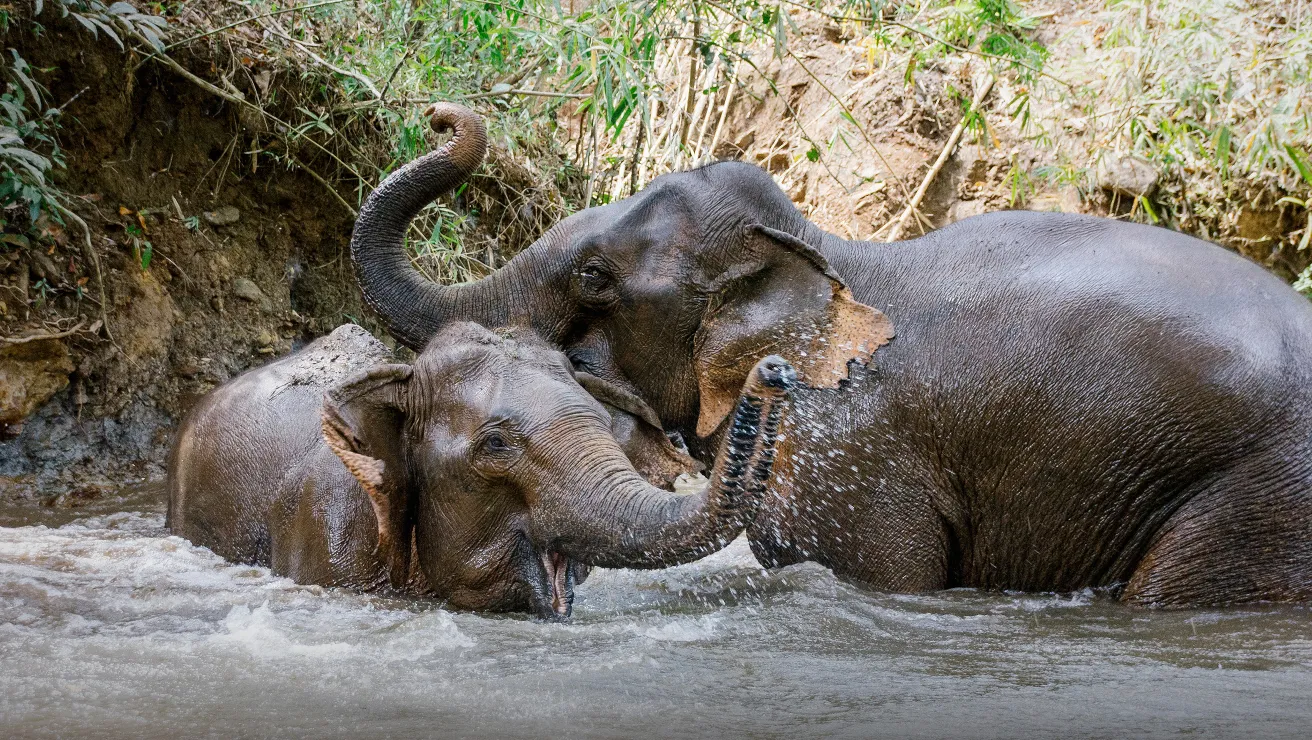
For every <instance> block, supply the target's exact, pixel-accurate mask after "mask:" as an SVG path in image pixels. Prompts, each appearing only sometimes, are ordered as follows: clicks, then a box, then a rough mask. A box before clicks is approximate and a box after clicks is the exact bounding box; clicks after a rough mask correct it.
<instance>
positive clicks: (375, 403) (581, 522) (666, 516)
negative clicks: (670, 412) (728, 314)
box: [322, 322, 795, 618]
mask: <svg viewBox="0 0 1312 740" xmlns="http://www.w3.org/2000/svg"><path fill="white" fill-rule="evenodd" d="M794 377H795V375H794V374H793V371H792V369H791V368H790V367H789V366H788V364H787V363H786V362H784V361H783V360H781V359H779V358H768V359H767V360H763V361H762V362H761V363H760V364H759V365H758V367H757V368H756V370H755V372H754V373H753V374H752V375H751V379H750V380H749V381H748V382H747V383H746V385H745V386H743V393H742V396H741V398H740V399H739V400H738V406H737V408H736V410H735V412H734V420H735V421H734V423H735V425H736V426H735V427H734V429H735V431H734V433H732V434H730V435H729V436H728V438H727V439H726V441H725V443H724V449H723V450H722V451H721V455H720V458H719V459H718V460H717V463H716V465H715V467H714V468H713V469H712V471H711V475H710V482H709V484H708V486H707V488H706V489H705V490H704V491H703V492H701V493H699V494H695V495H678V494H675V493H672V492H669V491H666V490H663V489H661V488H658V487H656V486H653V485H652V484H651V483H649V482H648V481H647V480H645V479H644V478H643V477H642V476H641V475H640V474H639V472H638V471H637V470H635V468H634V466H633V465H632V464H631V462H630V461H629V459H628V458H627V457H626V456H625V454H624V451H623V450H622V449H621V448H620V445H619V444H618V443H617V441H616V439H615V437H614V436H613V434H612V420H611V418H610V417H609V415H608V413H607V411H606V408H605V406H603V404H602V403H601V402H599V401H598V400H597V399H596V398H594V396H593V395H592V394H590V393H589V392H588V391H587V390H585V389H584V387H583V385H581V384H580V383H579V382H578V381H577V380H576V377H575V373H574V370H573V369H572V368H571V366H570V364H569V362H568V360H567V359H566V358H565V356H564V355H563V354H561V353H560V352H558V351H556V350H554V349H551V348H549V347H547V346H546V345H544V344H542V343H541V341H540V340H538V339H536V338H535V337H533V336H532V334H531V333H525V332H520V333H519V335H518V336H513V335H511V333H508V332H499V333H493V332H490V331H488V330H486V329H484V328H483V327H480V326H478V325H475V324H469V323H463V322H461V323H453V324H451V325H449V326H447V327H446V328H445V329H443V331H441V332H439V333H438V334H437V335H436V336H435V337H434V338H433V340H432V341H431V342H430V343H429V345H428V347H427V349H425V350H424V351H423V352H422V353H421V354H420V355H419V356H418V357H417V358H416V360H415V362H414V364H413V365H401V364H389V365H383V366H379V367H376V368H373V369H371V370H368V371H366V372H365V373H363V374H361V375H357V376H354V377H352V378H350V379H348V380H347V381H345V382H344V383H342V384H341V385H339V386H337V387H334V388H332V389H330V390H329V391H328V392H327V393H326V395H325V402H324V408H323V419H322V421H323V434H324V437H325V439H326V441H327V443H328V446H329V447H330V448H331V449H332V450H333V452H334V453H335V454H336V455H337V456H338V457H339V458H340V459H341V461H342V462H343V463H344V464H345V466H346V468H347V469H348V470H349V471H350V472H351V474H352V475H353V476H354V477H355V478H356V480H358V481H359V483H360V485H361V487H362V488H363V489H364V491H365V493H366V494H367V495H368V497H369V501H370V503H371V504H372V508H373V511H374V515H375V518H376V520H377V524H378V550H377V555H378V556H379V557H380V558H381V560H382V562H383V564H384V566H385V568H386V570H387V571H388V573H389V576H390V580H391V582H392V584H393V585H395V586H398V587H405V586H408V587H409V588H413V589H419V590H426V591H429V592H432V593H436V594H439V595H442V596H444V597H446V598H448V599H449V600H450V602H451V603H452V604H453V605H454V606H458V607H462V608H471V609H483V610H530V611H533V612H536V613H537V614H538V615H540V616H542V617H545V618H564V617H567V616H568V615H569V613H570V609H571V604H572V600H573V587H574V584H575V582H576V581H577V580H579V579H580V577H581V576H582V575H583V570H582V568H581V565H582V564H588V565H599V566H606V567H660V566H664V565H670V564H675V563H681V562H686V561H690V560H694V559H696V558H699V557H701V556H703V555H706V554H708V553H710V552H713V551H715V550H718V549H719V548H721V547H723V546H724V545H725V544H727V543H728V542H729V541H730V540H731V539H732V538H733V537H734V536H736V535H737V533H738V532H740V531H741V530H742V529H743V527H744V526H745V525H746V524H747V523H748V519H749V518H750V517H751V515H752V512H754V511H755V508H754V507H755V503H756V501H757V500H759V496H760V493H761V486H760V485H759V481H761V480H763V479H764V476H765V475H768V471H769V469H770V465H771V462H772V459H773V448H774V442H775V437H776V434H777V429H778V417H779V413H780V410H781V401H782V399H783V398H784V397H785V396H786V394H787V392H788V389H789V387H790V386H791V384H792V382H793V380H794ZM584 383H586V384H587V385H590V386H592V387H593V389H594V392H596V393H598V395H601V396H602V397H603V398H605V399H606V400H608V402H609V403H611V405H612V406H614V407H617V408H618V407H624V406H629V407H631V408H633V409H634V410H635V411H636V412H637V413H638V414H640V415H641V414H646V415H650V414H651V412H650V410H646V411H643V407H641V406H639V405H635V401H636V399H632V398H629V399H625V398H624V397H623V396H624V393H623V391H619V390H611V389H607V388H606V384H605V383H604V382H602V381H599V380H597V379H595V378H591V379H586V380H585V381H584ZM598 389H600V390H598ZM640 403H641V402H636V404H640ZM644 423H645V422H644ZM667 443H668V442H667Z"/></svg>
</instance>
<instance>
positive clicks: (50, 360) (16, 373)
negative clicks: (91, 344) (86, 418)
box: [0, 339, 73, 438]
mask: <svg viewBox="0 0 1312 740" xmlns="http://www.w3.org/2000/svg"><path fill="white" fill-rule="evenodd" d="M71 372H73V361H72V360H70V359H69V358H68V348H67V347H66V346H65V345H64V343H63V342H61V341H59V340H58V339H42V340H37V341H32V342H24V343H22V344H0V438H5V437H6V436H8V434H11V433H12V434H16V433H17V431H18V430H17V427H18V426H19V425H21V424H22V421H23V419H25V418H27V416H28V414H31V413H32V412H33V411H36V410H37V409H38V408H40V407H41V405H42V404H44V403H45V402H46V401H48V400H50V397H51V396H53V395H55V394H56V393H58V392H59V391H61V390H63V389H64V388H65V387H67V386H68V374H69V373H71Z"/></svg>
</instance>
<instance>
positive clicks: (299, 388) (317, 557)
mask: <svg viewBox="0 0 1312 740" xmlns="http://www.w3.org/2000/svg"><path fill="white" fill-rule="evenodd" d="M391 361H392V355H391V353H390V352H389V351H388V350H387V348H386V347H384V346H383V344H382V343H381V342H379V341H378V340H377V339H375V338H374V337H372V336H370V334H369V333H368V332H366V331H365V330H364V329H361V328H360V327H358V326H355V325H351V324H347V325H345V326H341V327H338V328H337V329H336V330H334V331H333V332H332V333H331V334H329V335H327V336H325V337H321V338H319V339H317V340H315V341H313V342H311V343H310V344H309V345H307V346H306V347H304V348H303V349H301V350H300V351H299V352H296V353H294V354H292V355H289V356H287V357H284V358H282V359H279V360H275V361H274V362H271V363H269V364H267V365H264V366H263V367H260V368H257V369H255V370H252V371H250V372H247V373H244V374H242V375H240V376H238V377H236V378H234V379H233V380H232V381H230V382H228V383H226V384H224V385H222V386H220V387H219V388H217V389H215V390H214V391H212V392H211V393H209V394H207V395H206V396H205V397H204V398H203V399H201V400H200V401H199V402H198V403H197V404H196V406H195V407H193V408H192V410H191V411H190V412H189V413H188V414H187V416H186V418H185V419H184V421H183V423H182V425H181V427H180V428H179V430H178V435H177V439H176V441H175V442H174V445H173V448H172V450H171V453H170V456H169V464H168V489H169V509H168V519H167V524H168V527H169V529H170V530H172V531H173V533H174V534H177V535H180V536H182V537H184V538H186V539H188V540H190V541H191V542H193V543H195V544H198V545H204V546H206V547H209V548H210V549H211V550H213V551H214V552H215V553H216V554H217V555H220V556H222V557H223V558H225V559H227V560H231V561H233V562H240V563H258V564H262V565H267V566H269V567H270V568H271V569H272V570H273V572H275V573H277V574H279V575H284V576H287V577H289V578H291V579H292V580H294V581H296V582H297V583H315V584H320V585H325V586H345V587H351V588H358V589H363V590H374V589H378V588H381V587H383V586H385V585H387V582H388V572H387V568H386V564H385V563H384V562H383V561H382V560H381V559H380V558H379V557H377V555H376V554H375V551H376V550H377V548H378V527H377V525H376V523H375V522H374V513H373V511H372V507H371V506H370V503H369V499H368V497H367V496H366V495H365V493H364V491H363V490H362V489H361V488H360V484H359V482H358V481H356V479H355V478H354V477H353V476H352V475H351V473H350V471H348V470H347V468H346V466H344V465H343V464H342V462H341V461H340V460H339V459H338V458H337V455H335V454H334V453H333V451H332V450H331V449H329V447H328V444H327V442H326V441H325V440H324V437H323V432H322V424H321V421H320V417H321V413H322V410H323V399H324V393H325V392H326V391H328V389H330V388H332V387H333V386H335V385H337V384H338V383H341V382H342V381H344V380H345V379H347V378H348V377H350V376H352V375H354V374H356V373H359V372H363V371H365V370H368V369H370V368H373V367H377V366H379V365H382V364H384V363H388V362H391ZM412 575H414V576H415V582H413V583H411V584H410V586H411V587H412V588H418V589H419V590H422V588H423V586H422V582H421V581H420V578H421V575H420V574H418V573H414V574H412Z"/></svg>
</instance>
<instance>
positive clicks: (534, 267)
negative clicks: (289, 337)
mask: <svg viewBox="0 0 1312 740" xmlns="http://www.w3.org/2000/svg"><path fill="white" fill-rule="evenodd" d="M434 113H435V115H434V125H435V126H442V127H450V128H452V129H453V130H454V134H453V136H452V139H451V140H450V141H449V142H447V143H446V144H445V145H444V146H443V147H442V148H440V149H439V150H436V151H434V152H432V153H430V154H428V155H426V156H425V157H422V158H420V159H418V160H416V161H415V162H412V163H411V164H409V165H408V166H406V167H404V168H402V169H400V170H399V171H397V172H396V173H394V174H393V175H392V176H391V177H389V178H388V179H387V180H386V181H385V182H384V183H382V185H380V186H379V188H378V189H377V190H376V191H375V192H374V193H373V194H372V195H371V196H370V198H369V199H368V201H367V203H366V204H365V207H364V209H363V210H362V212H361V215H360V219H359V221H358V222H357V224H356V228H355V233H354V235H353V239H352V244H351V253H352V257H353V259H354V262H355V266H356V272H357V277H358V279H359V281H360V285H361V287H362V289H363V291H364V295H365V297H366V298H367V300H368V301H369V303H370V304H371V305H372V306H373V307H374V308H375V309H376V310H377V312H378V313H379V315H381V316H382V318H383V320H384V321H385V322H386V324H387V326H388V327H389V329H390V330H391V331H392V333H393V334H394V335H395V336H396V337H397V338H398V339H400V340H401V341H402V342H404V343H406V344H407V345H410V346H415V347H417V346H422V345H423V344H424V343H425V342H426V341H427V340H428V338H429V337H431V336H432V335H433V334H434V333H435V332H437V331H439V330H440V329H441V328H442V327H443V326H445V325H447V324H448V323H449V322H451V321H454V320H465V319H471V320H476V321H480V322H485V323H489V324H494V325H511V326H524V327H531V328H532V329H533V330H535V331H536V332H537V333H538V334H540V335H541V336H542V337H544V338H545V339H546V340H547V341H549V342H551V343H552V344H553V345H554V346H556V347H559V348H561V349H562V350H563V351H564V352H565V353H566V354H567V355H568V356H569V357H570V359H571V360H572V362H573V363H574V365H575V366H576V367H577V368H580V369H584V370H586V371H587V372H589V373H592V374H594V375H597V376H599V377H603V378H606V379H607V380H610V381H611V382H613V383H616V384H621V385H624V386H626V387H627V388H628V389H630V390H632V391H633V392H634V393H636V394H637V395H639V396H640V397H642V398H643V399H644V400H645V401H646V402H647V403H649V404H650V405H651V407H652V408H653V409H654V410H655V411H656V413H657V414H658V415H659V417H660V420H661V421H662V422H663V423H664V425H665V428H666V429H667V430H671V431H677V432H680V433H682V434H683V435H684V436H685V437H686V439H687V440H688V443H689V446H690V448H691V449H692V450H693V452H694V453H695V454H697V455H699V456H705V455H706V454H707V451H708V450H714V449H715V445H716V441H717V440H718V439H719V438H720V436H721V435H722V434H723V431H722V430H723V428H724V423H723V420H724V418H725V416H726V413H727V411H728V409H730V408H731V407H732V397H733V395H732V394H733V390H734V388H735V384H738V383H741V382H742V380H743V379H744V377H746V374H747V372H748V371H749V369H750V367H751V365H752V363H753V362H754V361H755V360H756V359H757V358H759V357H761V356H763V355H766V354H769V353H772V352H773V353H778V354H782V355H784V356H787V357H789V358H790V359H793V360H795V364H796V366H797V370H798V372H799V374H800V378H801V382H802V383H803V384H804V385H806V386H809V389H805V388H799V390H798V391H797V392H796V393H795V394H794V396H795V397H794V401H793V404H794V405H793V411H792V412H791V413H790V415H789V421H788V422H787V423H786V425H785V428H784V430H783V433H782V434H783V439H782V441H781V442H780V443H779V450H778V454H779V462H778V464H777V465H776V466H775V468H774V474H773V478H772V480H771V481H770V484H769V487H768V493H767V495H766V497H765V500H764V502H763V505H762V508H761V509H760V511H759V514H758V515H757V516H756V517H755V520H754V521H753V522H752V523H751V525H750V526H749V528H748V536H749V538H750V541H751V545H752V548H753V551H754V552H755V554H756V555H757V557H758V558H759V559H760V560H761V562H762V563H763V564H765V565H767V566H779V565H784V564H788V563H794V562H798V561H801V560H814V561H818V562H820V563H822V564H825V565H827V566H829V567H830V568H832V569H833V570H834V572H835V573H837V574H839V575H840V576H846V577H848V578H850V579H853V580H855V581H857V582H860V583H862V584H866V585H868V586H871V587H875V588H879V589H886V590H894V591H921V590H928V589H940V588H945V587H953V586H973V587H983V588H994V589H1023V590H1057V591H1069V590H1076V589H1080V588H1083V587H1102V586H1112V587H1116V588H1118V589H1119V591H1118V592H1119V595H1120V598H1121V599H1123V600H1124V601H1126V602H1129V603H1133V604H1139V605H1156V606H1162V607H1183V606H1191V605H1205V604H1226V603H1237V602H1249V601H1258V600H1280V601H1294V600H1308V599H1312V305H1309V303H1308V301H1307V300H1306V299H1304V298H1303V297H1302V296H1300V295H1298V294H1297V293H1295V292H1294V291H1293V290H1291V289H1290V288H1289V287H1288V286H1286V285H1285V284H1283V283H1282V282H1281V281H1279V280H1278V279H1276V278H1275V277H1273V276H1272V275H1270V274H1268V273H1266V272H1265V271H1263V270H1262V269H1260V268H1259V267H1257V266H1256V265H1254V264H1252V263H1250V262H1248V261H1246V260H1244V259H1243V258H1241V257H1239V256H1238V255H1236V254H1233V253H1231V252H1228V251H1226V250H1224V249H1222V248H1221V247H1219V246H1216V245H1214V244H1211V243H1208V242H1205V241H1201V240H1199V239H1195V238H1192V237H1189V236H1186V235H1183V234H1180V233H1176V232H1172V231H1169V230H1166V229H1163V228H1152V227H1147V226H1142V225H1136V224H1131V223H1123V222H1119V221H1114V220H1109V219H1100V218H1093V217H1086V216H1079V215H1062V214H1043V213H1030V212H1005V213H995V214H988V215H983V216H979V217H975V218H970V219H966V220H964V221H961V222H958V223H956V224H953V225H951V226H949V227H946V228H943V229H940V230H938V231H935V232H932V233H930V234H927V235H925V236H923V237H920V238H916V239H911V240H908V241H903V242H898V243H893V244H882V243H870V242H855V241H845V240H843V239H840V238H838V237H836V236H834V235H831V234H828V233H825V232H824V231H822V230H821V229H819V228H818V227H817V226H815V225H814V224H812V223H810V222H808V221H807V220H806V219H805V218H804V217H803V216H802V215H801V214H800V213H799V212H798V211H797V209H796V208H794V206H793V204H792V203H791V202H790V201H789V199H788V198H787V196H786V195H785V194H784V193H783V192H782V191H781V190H780V189H779V187H778V186H777V185H776V184H775V183H774V181H773V180H772V179H771V178H770V176H769V175H768V174H767V173H765V172H764V171H762V170H761V169H759V168H757V167H754V166H751V165H748V164H743V163H737V162H722V163H717V164H712V165H708V166H705V167H701V168H699V169H695V170H692V171H688V172H680V173H673V174H669V175H665V176H662V177H659V178H657V179H656V180H654V181H653V182H652V183H651V184H650V185H649V186H648V187H647V188H646V189H644V190H643V191H641V192H640V193H638V194H636V195H634V196H632V197H630V198H628V199H625V200H622V201H618V202H615V203H611V204H608V205H604V206H600V207H595V208H588V209H586V210H583V211H581V212H578V213H576V214H574V215H573V216H570V217H569V218H567V219H565V220H564V221H562V222H560V223H559V224H557V225H556V226H554V227H553V228H552V229H550V230H549V231H548V232H547V233H546V234H544V235H543V236H542V237H541V238H540V239H539V240H538V241H537V242H536V243H534V244H533V245H531V246H530V247H528V248H527V249H526V250H525V251H524V252H522V253H521V254H519V255H517V256H516V257H515V258H514V259H513V260H511V261H510V262H509V263H508V264H507V265H506V266H504V267H503V268H501V269H500V270H498V271H496V272H495V273H493V274H491V275H489V276H488V277H486V278H484V279H483V280H480V281H478V282H474V283H470V284H464V285H455V286H449V287H443V286H440V285H436V284H433V283H430V282H428V281H426V280H424V279H423V278H422V277H421V276H420V275H419V274H418V273H417V272H416V271H415V270H414V269H413V268H412V267H411V266H410V263H409V261H408V260H407V259H406V256H405V252H404V245H403V240H404V233H405V229H406V226H407V224H408V222H409V221H410V219H411V218H412V217H413V216H414V214H415V213H416V212H417V211H418V210H419V209H420V208H421V207H422V206H423V205H425V204H426V203H427V202H428V201H430V200H431V199H433V198H435V197H437V196H439V195H440V194H442V193H444V192H446V191H448V190H450V189H451V188H452V187H454V186H455V185H456V184H457V183H459V182H461V181H462V180H463V179H464V178H465V177H466V176H467V175H468V174H469V173H470V172H471V171H472V170H473V169H474V168H476V167H477V166H478V165H479V162H480V160H481V159H482V156H483V152H484V139H483V133H482V131H483V128H482V122H481V120H480V119H479V118H478V117H477V116H476V115H474V114H472V113H471V112H469V111H467V110H465V109H463V108H460V107H458V106H453V105H439V106H437V107H436V108H435V110H434ZM894 326H895V327H896V333H897V337H896V338H895V339H893V338H892V337H893V333H894V331H893V327H894ZM890 339H891V341H890ZM881 345H886V346H882V347H881ZM876 348H879V349H878V351H877V352H873V354H872V350H875V349H876ZM848 360H856V362H850V363H849V362H848ZM845 365H846V366H847V367H844V366H845ZM847 369H850V377H848V378H843V377H842V375H843V374H844V371H845V370H847Z"/></svg>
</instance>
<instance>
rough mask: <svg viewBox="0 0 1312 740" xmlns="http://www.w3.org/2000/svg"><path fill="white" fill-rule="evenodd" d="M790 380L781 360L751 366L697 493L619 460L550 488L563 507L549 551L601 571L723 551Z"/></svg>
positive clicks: (754, 496)
mask: <svg viewBox="0 0 1312 740" xmlns="http://www.w3.org/2000/svg"><path fill="white" fill-rule="evenodd" d="M796 377H797V376H796V372H795V371H794V370H793V368H792V366H791V365H789V364H788V363H787V362H786V361H784V360H783V359H782V358H779V357H775V356H771V357H767V358H765V359H763V360H761V361H760V362H759V363H757V365H756V367H755V368H754V369H753V371H752V373H751V374H749V376H748V380H747V383H746V384H745V385H744V387H743V391H742V394H741V396H740V397H739V399H738V405H737V406H736V408H735V410H734V413H733V416H732V417H731V422H730V428H729V433H728V434H726V435H725V437H724V439H723V442H722V443H721V445H720V451H719V455H718V456H717V457H716V461H715V466H714V468H712V471H711V475H710V482H709V484H708V485H707V487H706V488H705V490H703V491H702V492H701V493H697V494H693V495H679V494H675V493H671V492H669V491H665V490H662V489H659V488H656V487H654V486H652V485H651V484H649V483H647V482H646V481H645V480H643V479H642V478H641V477H640V476H639V475H638V474H637V473H636V472H634V470H633V468H632V466H630V465H624V464H618V465H614V466H612V467H611V468H610V469H600V470H599V469H597V468H594V469H593V472H594V474H595V475H594V480H592V481H587V482H581V485H582V486H583V487H581V488H574V489H573V492H571V491H568V490H560V491H558V492H553V493H554V495H556V496H560V497H561V499H562V500H563V501H565V502H566V505H567V506H569V510H567V511H564V512H561V514H560V520H561V526H560V527H559V532H558V533H554V536H552V537H551V539H552V540H553V541H552V543H551V547H552V549H553V550H555V551H558V552H561V553H563V554H565V555H568V556H569V557H570V558H573V559H575V560H579V561H582V562H585V563H588V564H589V565H596V566H600V567H606V568H663V567H667V566H671V565H678V564H680V563H687V562H691V561H693V560H697V559H699V558H702V557H705V556H706V555H709V554H711V553H713V552H716V551H718V550H721V549H723V548H724V547H725V546H726V545H728V544H729V543H730V542H731V541H732V540H733V538H734V537H736V536H738V533H739V532H741V531H742V530H743V528H744V527H746V526H747V525H748V524H750V523H751V522H752V520H753V519H754V518H755V517H756V511H757V508H758V506H759V504H760V502H761V498H762V496H763V494H764V492H765V484H766V481H767V480H768V479H769V477H770V472H771V469H772V467H773V464H774V449H775V442H776V440H777V438H778V434H779V421H780V416H781V414H782V412H783V408H784V405H785V404H786V401H787V397H788V394H789V392H790V391H791V389H792V387H793V386H794V385H795V383H796ZM578 490H583V491H589V492H590V494H589V495H590V496H591V498H590V499H589V500H585V501H583V502H579V501H578V496H577V493H576V492H577V491H578ZM571 503H572V506H570V504H571ZM580 503H581V505H580ZM553 508H556V507H553ZM553 518H555V517H553Z"/></svg>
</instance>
